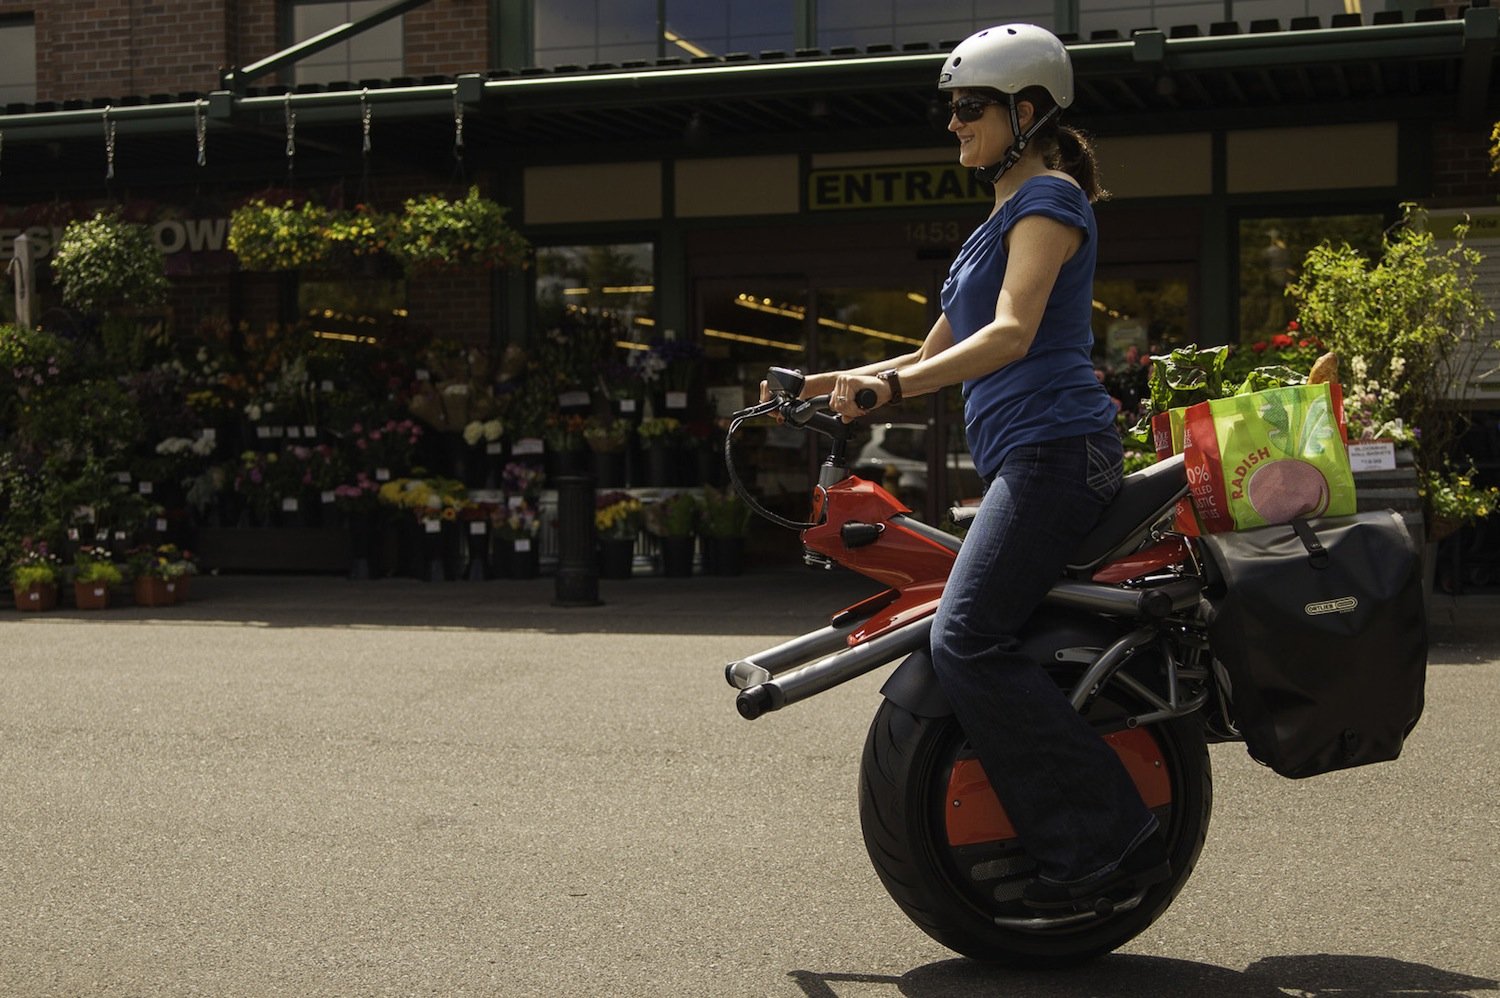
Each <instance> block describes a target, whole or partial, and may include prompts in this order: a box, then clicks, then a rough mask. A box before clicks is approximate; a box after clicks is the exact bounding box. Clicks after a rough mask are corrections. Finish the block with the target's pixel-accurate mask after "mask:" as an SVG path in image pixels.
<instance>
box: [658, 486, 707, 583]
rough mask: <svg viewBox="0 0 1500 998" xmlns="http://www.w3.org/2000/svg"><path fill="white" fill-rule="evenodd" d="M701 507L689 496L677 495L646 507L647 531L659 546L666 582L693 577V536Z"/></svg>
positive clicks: (689, 494)
mask: <svg viewBox="0 0 1500 998" xmlns="http://www.w3.org/2000/svg"><path fill="white" fill-rule="evenodd" d="M701 506H702V504H701V503H699V501H698V497H697V496H695V495H693V494H692V493H691V492H679V493H677V494H676V495H671V496H667V497H666V498H665V499H662V500H660V501H658V502H653V503H649V504H647V505H646V508H645V514H644V516H645V521H646V529H647V530H648V531H649V532H650V533H652V534H654V535H655V536H656V538H657V541H658V543H659V544H660V545H661V565H662V574H663V575H665V576H667V577H668V578H682V577H686V576H689V575H692V574H693V541H694V537H693V534H694V531H695V530H696V528H697V526H698V515H699V511H700V509H701Z"/></svg>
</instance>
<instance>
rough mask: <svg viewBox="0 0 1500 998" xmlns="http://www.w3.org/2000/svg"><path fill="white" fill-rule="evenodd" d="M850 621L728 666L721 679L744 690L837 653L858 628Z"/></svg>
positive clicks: (830, 626) (856, 623)
mask: <svg viewBox="0 0 1500 998" xmlns="http://www.w3.org/2000/svg"><path fill="white" fill-rule="evenodd" d="M858 623H859V622H858V621H850V622H849V624H848V625H847V626H844V627H834V626H833V625H831V624H830V625H829V626H827V627H820V628H818V629H817V630H816V631H808V632H807V633H806V634H803V635H799V636H798V637H795V638H792V639H791V640H790V641H783V642H782V643H781V644H779V645H776V646H774V647H771V648H767V649H766V650H765V651H760V652H756V653H755V654H754V655H747V656H746V657H744V658H742V659H740V660H738V661H736V662H730V663H729V664H728V665H726V666H725V667H724V678H725V679H727V680H728V681H729V685H730V686H733V687H735V688H736V689H741V690H746V689H749V688H750V687H752V686H758V685H760V684H761V683H764V682H766V681H767V680H769V679H770V678H771V677H772V676H774V675H775V674H776V673H778V672H783V671H785V670H787V669H790V668H791V667H793V666H797V665H803V664H805V663H807V662H810V661H812V660H813V659H815V658H817V657H819V656H821V655H827V654H828V653H829V652H832V651H837V650H838V649H839V648H840V647H841V646H842V645H843V644H844V642H845V641H846V640H847V639H848V637H849V632H850V631H853V630H854V628H855V627H856V626H857V625H858Z"/></svg>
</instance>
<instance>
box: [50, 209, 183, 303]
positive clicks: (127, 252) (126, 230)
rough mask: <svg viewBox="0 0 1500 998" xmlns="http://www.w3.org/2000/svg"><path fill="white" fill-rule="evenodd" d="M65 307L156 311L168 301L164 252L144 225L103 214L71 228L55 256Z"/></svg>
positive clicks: (54, 260) (66, 230)
mask: <svg viewBox="0 0 1500 998" xmlns="http://www.w3.org/2000/svg"><path fill="white" fill-rule="evenodd" d="M52 273H53V275H54V276H55V277H56V278H57V282H58V284H59V285H61V287H62V296H63V301H64V302H66V303H67V304H69V305H72V306H73V307H74V308H79V309H82V310H83V311H85V312H101V311H103V310H104V309H106V308H108V307H110V306H112V305H127V306H146V307H149V306H153V305H159V304H161V302H163V301H164V300H165V299H166V295H167V288H168V283H167V277H166V272H165V270H164V268H163V264H162V256H161V252H160V251H159V250H157V248H156V242H155V241H154V240H153V239H152V238H151V230H150V229H148V228H146V226H144V225H138V224H136V223H133V222H127V221H125V220H124V219H122V218H121V217H120V215H119V213H118V212H111V211H100V212H98V213H97V214H95V215H94V217H93V218H91V219H89V220H87V221H83V222H72V223H69V225H68V227H67V228H66V229H64V230H63V235H62V239H61V240H59V242H58V244H57V250H56V252H54V253H53V254H52Z"/></svg>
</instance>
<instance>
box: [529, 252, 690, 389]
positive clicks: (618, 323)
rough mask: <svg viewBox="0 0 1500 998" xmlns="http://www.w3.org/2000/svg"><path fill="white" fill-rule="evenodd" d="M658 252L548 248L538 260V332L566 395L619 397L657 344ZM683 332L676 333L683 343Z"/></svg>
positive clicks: (538, 254) (659, 332)
mask: <svg viewBox="0 0 1500 998" xmlns="http://www.w3.org/2000/svg"><path fill="white" fill-rule="evenodd" d="M654 250H655V247H654V246H653V245H652V244H651V243H612V244H604V245H592V246H547V247H543V248H539V249H538V250H537V252H536V312H537V329H538V330H539V332H540V333H541V334H542V336H543V337H544V338H546V340H547V341H548V343H549V344H551V345H552V347H551V348H549V349H552V353H553V355H554V360H555V361H556V363H557V364H558V365H561V368H562V369H561V370H558V371H555V372H554V374H555V375H556V376H557V377H558V380H559V382H569V384H567V385H560V387H566V388H572V389H579V390H583V391H592V390H596V389H597V390H599V391H601V392H603V393H605V394H614V393H615V392H614V390H615V389H616V388H620V387H622V386H624V385H625V384H626V383H627V382H629V381H631V380H632V379H631V377H630V372H631V370H632V368H633V366H638V365H639V362H640V356H635V360H636V361H637V364H636V365H632V363H631V361H632V357H633V355H642V356H643V355H644V354H646V353H648V352H649V349H650V346H651V344H652V343H653V341H655V340H657V339H659V338H662V337H665V336H666V335H667V331H666V330H658V329H657V326H656V285H655V271H656V264H655V252H654ZM676 335H677V331H673V332H672V336H674V337H675V336H676Z"/></svg>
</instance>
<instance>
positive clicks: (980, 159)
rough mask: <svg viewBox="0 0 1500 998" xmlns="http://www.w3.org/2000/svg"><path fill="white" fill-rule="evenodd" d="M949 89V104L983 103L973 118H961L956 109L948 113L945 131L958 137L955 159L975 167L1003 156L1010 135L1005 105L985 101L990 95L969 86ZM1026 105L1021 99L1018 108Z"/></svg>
mask: <svg viewBox="0 0 1500 998" xmlns="http://www.w3.org/2000/svg"><path fill="white" fill-rule="evenodd" d="M949 93H950V95H951V99H952V103H953V105H957V106H959V107H965V106H971V107H972V106H976V105H980V104H982V105H983V110H982V113H981V114H980V116H979V118H978V119H977V120H975V121H964V120H963V119H962V118H960V117H959V115H958V114H957V113H950V114H949V116H948V131H950V132H952V133H953V134H954V135H955V136H957V137H958V162H959V163H960V164H961V165H963V166H967V167H979V166H989V165H991V164H992V163H998V162H1000V161H1001V160H1002V159H1004V158H1005V153H1006V150H1008V149H1009V148H1010V144H1011V141H1012V139H1013V136H1012V135H1011V130H1010V115H1009V113H1008V112H1007V110H1006V107H1005V105H1004V104H1002V103H986V102H992V101H993V100H994V98H992V97H987V96H984V95H982V94H979V93H976V92H975V91H972V90H952V91H949ZM1027 107H1029V105H1027V104H1024V103H1023V104H1022V105H1021V106H1020V108H1018V110H1020V111H1024V110H1025V109H1026V108H1027ZM1023 125H1024V122H1023Z"/></svg>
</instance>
